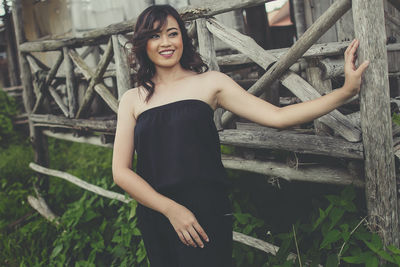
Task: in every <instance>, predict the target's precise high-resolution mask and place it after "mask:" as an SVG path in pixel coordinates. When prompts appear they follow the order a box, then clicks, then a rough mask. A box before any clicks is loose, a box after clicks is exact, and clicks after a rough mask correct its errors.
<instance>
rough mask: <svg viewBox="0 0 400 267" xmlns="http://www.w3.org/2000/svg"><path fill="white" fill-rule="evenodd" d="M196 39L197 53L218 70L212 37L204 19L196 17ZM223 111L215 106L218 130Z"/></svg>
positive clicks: (212, 67)
mask: <svg viewBox="0 0 400 267" xmlns="http://www.w3.org/2000/svg"><path fill="white" fill-rule="evenodd" d="M196 28H197V39H198V42H199V53H200V55H201V57H202V58H203V60H204V62H205V63H206V64H207V65H208V67H209V69H210V70H216V71H219V66H218V62H217V56H216V53H215V48H214V37H213V35H212V34H211V32H210V31H209V30H208V29H207V26H206V20H205V19H203V18H201V19H196ZM223 113H224V110H223V109H222V108H217V109H216V110H215V112H214V123H215V127H216V128H217V130H218V131H220V130H222V129H223V127H222V122H221V117H222V114H223Z"/></svg>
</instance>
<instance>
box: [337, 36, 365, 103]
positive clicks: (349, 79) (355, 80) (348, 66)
mask: <svg viewBox="0 0 400 267" xmlns="http://www.w3.org/2000/svg"><path fill="white" fill-rule="evenodd" d="M359 44H360V42H359V41H358V40H356V39H354V40H353V41H352V42H351V43H350V45H349V46H348V47H347V49H346V51H345V52H344V61H345V62H344V76H345V82H344V85H343V89H344V90H346V92H347V93H349V97H352V96H354V95H356V94H358V93H359V92H360V86H361V76H362V74H363V72H364V71H365V69H366V68H367V67H368V64H369V61H364V62H363V63H362V64H361V65H360V66H359V67H358V68H356V65H355V62H356V59H357V55H356V51H357V48H358V46H359Z"/></svg>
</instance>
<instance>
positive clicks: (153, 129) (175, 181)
mask: <svg viewBox="0 0 400 267" xmlns="http://www.w3.org/2000/svg"><path fill="white" fill-rule="evenodd" d="M213 115H214V110H213V109H212V108H211V106H210V105H209V104H207V103H206V102H204V101H202V100H199V99H184V100H178V101H175V102H171V103H167V104H164V105H160V106H156V107H153V108H150V109H147V110H145V111H143V112H142V113H141V114H139V116H138V117H137V119H136V126H135V129H134V136H135V137H134V146H135V150H136V153H137V165H136V173H137V174H139V175H140V176H141V177H142V178H143V179H145V180H146V181H147V182H148V183H149V184H150V185H151V186H152V187H153V188H154V189H155V190H156V191H157V192H159V193H161V194H163V195H165V196H167V197H169V198H171V199H173V200H174V201H176V202H178V203H179V204H181V205H183V206H185V207H186V208H188V209H189V210H190V211H192V212H193V213H194V215H195V216H196V219H197V220H198V222H199V224H200V225H201V226H202V227H203V229H204V230H205V231H206V233H207V235H208V236H209V238H210V242H209V243H207V242H204V244H205V247H204V248H200V247H197V248H193V247H187V246H186V245H184V244H183V243H182V242H181V241H180V239H179V237H178V235H177V233H176V232H175V230H174V229H173V227H172V225H171V224H170V222H169V220H168V218H166V217H165V216H164V215H163V214H161V213H158V212H156V211H154V210H152V209H150V208H147V207H145V206H143V205H141V204H140V203H138V207H137V217H138V227H139V229H140V230H141V233H142V237H143V241H144V244H145V247H146V251H147V255H148V257H149V260H150V263H151V266H152V267H155V266H174V267H176V266H231V261H232V220H233V218H232V213H231V212H232V207H231V203H230V200H229V198H228V190H229V187H230V186H231V185H232V184H231V182H230V181H229V180H228V178H227V173H226V170H225V168H224V166H223V165H222V161H221V151H220V140H219V135H218V132H217V129H216V127H215V124H214V120H213Z"/></svg>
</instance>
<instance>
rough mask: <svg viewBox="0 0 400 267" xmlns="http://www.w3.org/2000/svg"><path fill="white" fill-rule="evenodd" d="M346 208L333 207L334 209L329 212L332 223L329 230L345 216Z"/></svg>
mask: <svg viewBox="0 0 400 267" xmlns="http://www.w3.org/2000/svg"><path fill="white" fill-rule="evenodd" d="M343 214H344V210H343V209H341V208H337V207H335V208H333V209H332V211H331V212H330V213H329V218H330V219H331V224H330V226H329V228H328V229H329V230H331V229H332V228H333V227H334V226H335V225H336V223H337V222H338V221H339V220H340V219H341V218H342V217H343Z"/></svg>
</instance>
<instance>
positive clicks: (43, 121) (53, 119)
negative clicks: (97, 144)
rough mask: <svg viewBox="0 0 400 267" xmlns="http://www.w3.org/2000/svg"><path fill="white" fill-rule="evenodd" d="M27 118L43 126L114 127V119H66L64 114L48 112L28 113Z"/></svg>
mask: <svg viewBox="0 0 400 267" xmlns="http://www.w3.org/2000/svg"><path fill="white" fill-rule="evenodd" d="M29 120H30V121H31V122H33V123H34V124H35V125H39V126H43V127H52V128H53V127H59V128H69V129H75V130H87V131H102V132H114V131H115V127H116V121H115V120H94V119H91V120H86V119H68V118H65V117H64V116H56V115H49V114H47V115H41V114H40V115H39V114H31V115H29Z"/></svg>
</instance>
